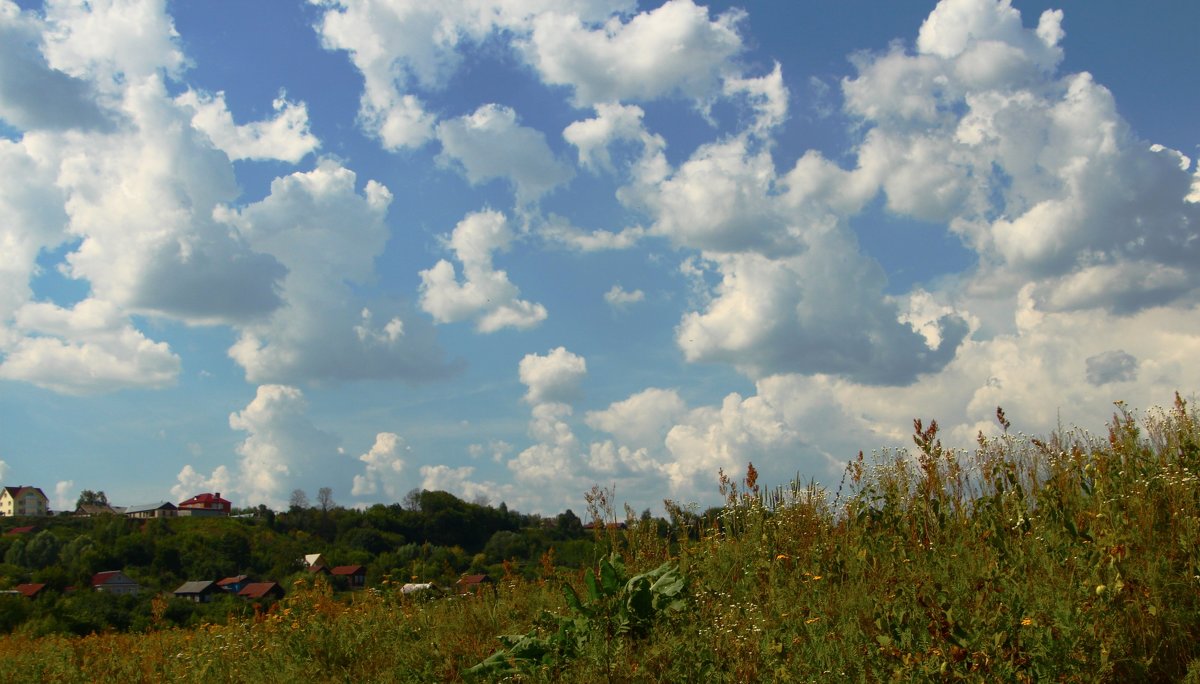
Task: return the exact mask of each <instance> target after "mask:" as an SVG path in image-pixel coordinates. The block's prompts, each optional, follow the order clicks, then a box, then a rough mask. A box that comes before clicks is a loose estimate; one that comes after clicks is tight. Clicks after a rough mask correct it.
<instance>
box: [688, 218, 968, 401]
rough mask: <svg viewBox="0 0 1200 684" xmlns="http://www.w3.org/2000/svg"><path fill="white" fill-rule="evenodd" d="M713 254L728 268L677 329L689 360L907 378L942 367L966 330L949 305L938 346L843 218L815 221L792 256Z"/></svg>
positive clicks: (890, 380)
mask: <svg viewBox="0 0 1200 684" xmlns="http://www.w3.org/2000/svg"><path fill="white" fill-rule="evenodd" d="M710 259H711V260H712V262H713V263H714V264H715V265H716V267H717V269H718V270H719V271H720V273H721V276H722V277H721V282H720V283H719V284H718V285H717V287H716V289H715V298H714V299H713V300H712V301H711V302H710V303H709V304H708V305H707V306H706V307H705V308H704V310H702V311H695V312H691V313H688V314H685V315H684V317H683V320H682V321H681V322H680V324H679V327H678V328H677V329H676V342H677V343H678V344H679V346H680V348H681V349H682V350H683V352H684V355H685V357H686V358H687V359H688V360H689V361H703V362H711V361H719V362H723V363H729V364H732V365H734V366H736V367H737V368H739V369H740V370H742V371H743V372H745V373H747V374H748V375H750V376H751V377H755V378H760V377H764V376H767V375H773V374H775V373H780V372H801V373H835V374H840V375H846V376H848V377H852V378H856V379H858V380H860V381H863V382H873V383H884V384H907V383H910V382H912V381H913V380H914V379H915V378H916V377H917V376H918V375H919V374H922V373H930V372H934V371H937V370H939V369H940V368H942V367H943V366H944V365H945V364H946V363H947V362H949V361H950V360H951V359H952V358H954V354H955V350H956V349H957V348H958V346H959V343H960V342H961V341H962V340H963V339H964V337H965V336H966V334H967V324H966V322H965V321H964V320H963V319H962V317H961V316H959V315H957V314H946V315H943V316H941V317H939V319H938V320H937V321H936V323H932V325H934V326H935V327H936V330H937V336H936V337H937V339H938V341H939V344H938V345H937V346H935V347H931V346H930V345H929V344H928V342H927V339H930V335H929V331H928V330H926V331H924V332H923V333H921V334H919V333H918V332H917V331H915V330H914V329H913V327H912V326H911V325H910V324H909V323H907V322H905V321H903V320H901V317H902V316H903V314H902V313H901V311H900V310H899V307H898V305H897V304H896V303H894V302H891V301H888V300H886V299H885V298H883V296H882V291H883V285H884V276H883V272H882V270H881V269H880V268H879V266H878V265H877V264H876V263H874V262H873V261H871V260H869V259H867V258H865V257H863V256H862V255H860V254H858V252H857V246H856V245H855V244H854V243H853V241H852V239H851V238H848V237H847V236H846V234H845V233H844V231H843V230H841V229H839V228H837V227H836V226H831V227H830V228H829V229H827V230H826V231H824V232H817V231H811V232H810V233H809V236H808V249H807V250H805V251H804V252H801V253H800V254H798V255H796V256H793V257H788V258H780V259H774V260H772V259H769V258H767V257H764V256H761V255H757V254H736V255H720V256H717V255H713V256H711V257H710ZM926 325H930V324H929V323H927V324H926Z"/></svg>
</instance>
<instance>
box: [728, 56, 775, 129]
mask: <svg viewBox="0 0 1200 684" xmlns="http://www.w3.org/2000/svg"><path fill="white" fill-rule="evenodd" d="M724 90H725V95H727V96H738V95H740V96H742V97H744V98H745V99H746V101H747V103H748V104H749V105H750V106H751V107H752V108H753V109H754V112H755V117H754V123H752V124H751V125H750V128H749V130H750V131H752V132H754V133H755V134H758V135H766V134H768V133H770V132H771V131H772V130H773V129H775V128H778V127H779V126H780V125H782V124H783V122H784V121H786V120H787V114H788V89H787V86H786V85H784V83H783V67H782V66H780V64H779V62H775V68H774V69H773V70H772V71H771V73H769V74H767V75H765V76H760V77H758V78H749V77H747V78H740V77H736V76H730V77H728V78H726V79H725V85H724Z"/></svg>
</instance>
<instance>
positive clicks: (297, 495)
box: [288, 489, 308, 511]
mask: <svg viewBox="0 0 1200 684" xmlns="http://www.w3.org/2000/svg"><path fill="white" fill-rule="evenodd" d="M305 508H308V495H307V494H305V493H304V490H303V489H293V490H292V496H291V498H290V499H288V510H292V511H298V510H302V509H305Z"/></svg>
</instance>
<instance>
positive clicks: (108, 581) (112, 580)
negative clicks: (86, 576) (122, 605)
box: [92, 570, 142, 595]
mask: <svg viewBox="0 0 1200 684" xmlns="http://www.w3.org/2000/svg"><path fill="white" fill-rule="evenodd" d="M92 588H93V589H95V590H96V591H103V592H106V593H109V594H118V595H124V594H136V593H138V592H139V591H141V590H142V588H141V587H140V586H139V585H138V583H137V582H134V581H133V580H131V579H129V577H127V576H126V575H125V573H123V572H121V571H120V570H106V571H104V572H98V573H96V574H95V575H92Z"/></svg>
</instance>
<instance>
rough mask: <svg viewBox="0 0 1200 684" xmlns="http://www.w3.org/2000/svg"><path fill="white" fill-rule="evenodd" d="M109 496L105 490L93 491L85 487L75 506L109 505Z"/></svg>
mask: <svg viewBox="0 0 1200 684" xmlns="http://www.w3.org/2000/svg"><path fill="white" fill-rule="evenodd" d="M107 505H108V496H107V495H105V493H104V490H103V489H102V490H100V491H98V492H93V491H92V490H90V489H85V490H83V491H82V492H80V493H79V499H78V500H77V501H76V502H75V508H79V507H80V506H107Z"/></svg>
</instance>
